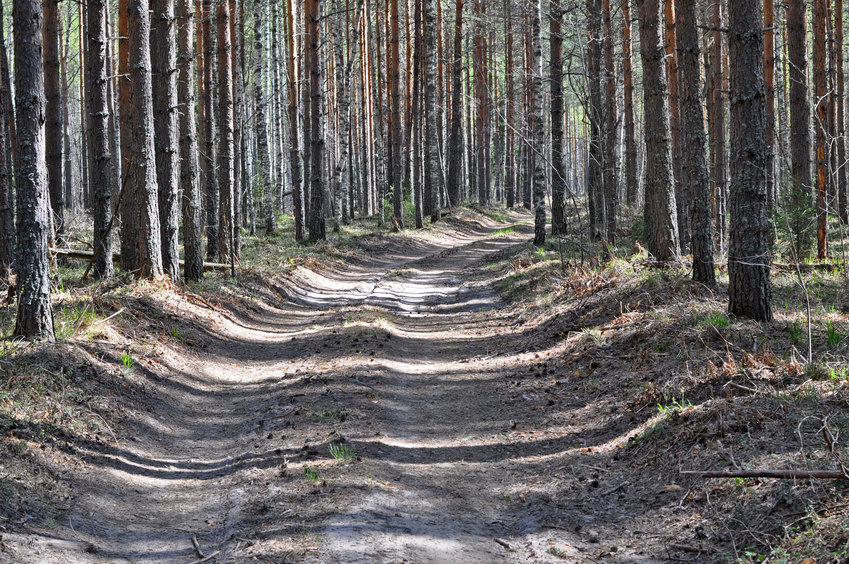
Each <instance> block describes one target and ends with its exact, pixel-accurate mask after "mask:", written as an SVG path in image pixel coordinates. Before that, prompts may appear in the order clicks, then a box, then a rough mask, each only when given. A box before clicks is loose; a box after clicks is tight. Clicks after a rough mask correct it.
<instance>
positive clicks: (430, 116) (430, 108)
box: [424, 0, 442, 223]
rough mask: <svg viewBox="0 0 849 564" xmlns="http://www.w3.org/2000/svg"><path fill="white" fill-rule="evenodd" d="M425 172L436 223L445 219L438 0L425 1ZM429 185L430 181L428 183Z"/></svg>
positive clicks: (433, 217) (432, 220) (432, 212)
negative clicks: (438, 103)
mask: <svg viewBox="0 0 849 564" xmlns="http://www.w3.org/2000/svg"><path fill="white" fill-rule="evenodd" d="M424 48H425V57H426V62H425V68H424V71H425V83H424V87H425V91H424V95H425V104H424V110H425V117H426V121H425V135H424V140H425V162H426V163H427V166H426V167H425V175H426V176H427V177H428V179H429V184H430V188H427V187H426V188H425V194H426V195H427V194H429V197H430V221H431V223H434V222H437V221H439V220H440V219H441V218H442V206H441V205H440V201H441V199H442V198H441V194H442V174H441V169H442V163H441V160H440V158H439V137H440V135H441V133H440V130H439V127H438V124H437V107H436V89H437V84H436V79H437V77H436V0H425V45H424ZM426 186H427V183H426Z"/></svg>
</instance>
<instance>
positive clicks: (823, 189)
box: [813, 0, 829, 260]
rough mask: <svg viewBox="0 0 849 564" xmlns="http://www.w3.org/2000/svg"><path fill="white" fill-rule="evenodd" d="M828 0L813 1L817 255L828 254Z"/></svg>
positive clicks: (819, 256) (823, 256)
mask: <svg viewBox="0 0 849 564" xmlns="http://www.w3.org/2000/svg"><path fill="white" fill-rule="evenodd" d="M827 20H828V0H814V30H813V31H814V101H815V102H816V119H815V120H814V131H815V132H816V171H817V174H816V178H817V184H816V201H817V257H818V258H819V259H820V260H822V259H825V258H826V257H827V256H828V209H827V194H828V176H829V174H828V160H829V159H828V155H829V151H828V146H827V145H828V139H827V128H828V114H829V93H828V81H827V77H826V59H827V52H826V50H827V46H826V22H827Z"/></svg>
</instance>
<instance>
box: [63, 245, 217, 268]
mask: <svg viewBox="0 0 849 564" xmlns="http://www.w3.org/2000/svg"><path fill="white" fill-rule="evenodd" d="M50 252H51V253H53V254H54V255H56V256H60V257H68V258H75V259H81V260H87V261H94V259H95V253H93V252H91V251H80V250H77V249H54V248H51V249H50ZM112 262H114V263H115V264H120V263H121V253H112ZM179 262H180V266H181V267H182V266H183V265H184V264H185V261H183V260H180V261H179ZM203 271H204V272H210V271H215V272H229V271H230V265H229V264H222V263H220V262H205V263H203Z"/></svg>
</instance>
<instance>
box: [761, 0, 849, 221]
mask: <svg viewBox="0 0 849 564" xmlns="http://www.w3.org/2000/svg"><path fill="white" fill-rule="evenodd" d="M770 1H771V0H770ZM834 44H835V45H838V46H839V48H837V49H836V50H835V54H836V64H837V81H836V87H835V96H834V103H835V104H836V105H837V112H836V114H837V115H836V117H837V132H836V139H835V141H836V142H837V170H836V171H835V172H836V176H837V186H836V188H835V190H836V192H837V213H838V215H839V217H840V220H841V221H842V222H843V223H844V224H845V223H846V221H847V220H849V214H847V208H846V177H847V173H846V74H845V71H844V68H843V64H844V61H843V0H834Z"/></svg>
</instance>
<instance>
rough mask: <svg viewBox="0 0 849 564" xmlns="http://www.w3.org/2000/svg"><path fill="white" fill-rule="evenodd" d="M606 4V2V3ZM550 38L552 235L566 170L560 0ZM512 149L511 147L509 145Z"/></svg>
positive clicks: (560, 221) (560, 223)
mask: <svg viewBox="0 0 849 564" xmlns="http://www.w3.org/2000/svg"><path fill="white" fill-rule="evenodd" d="M608 7H609V6H608ZM549 9H550V13H549V18H550V27H549V32H550V41H551V161H552V163H551V164H552V177H551V235H552V236H557V235H560V234H561V233H563V232H565V226H566V224H565V219H564V217H563V215H564V211H563V206H564V198H565V197H566V178H565V177H564V175H565V174H566V172H565V171H564V170H563V58H562V53H563V35H562V33H563V29H562V27H563V26H562V22H563V12H562V7H561V5H560V0H553V1H552V2H551V3H550V8H549ZM511 150H512V149H511Z"/></svg>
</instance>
